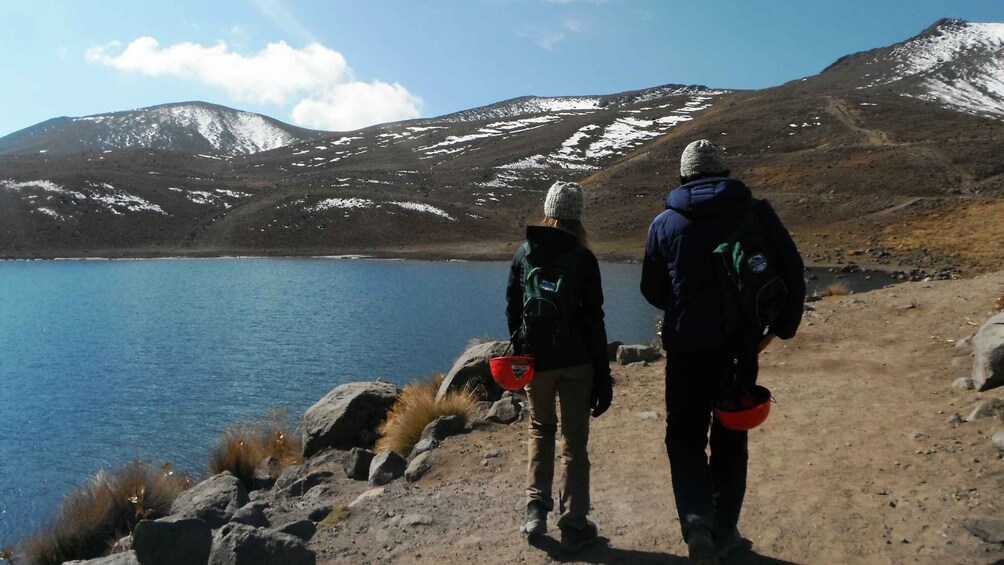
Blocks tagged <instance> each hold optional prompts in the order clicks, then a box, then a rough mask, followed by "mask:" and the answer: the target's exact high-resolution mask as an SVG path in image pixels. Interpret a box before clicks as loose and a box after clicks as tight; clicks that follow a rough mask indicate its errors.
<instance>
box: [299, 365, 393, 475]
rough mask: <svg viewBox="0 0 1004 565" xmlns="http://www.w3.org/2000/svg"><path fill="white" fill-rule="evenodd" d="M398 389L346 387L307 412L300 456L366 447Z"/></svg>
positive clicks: (363, 385)
mask: <svg viewBox="0 0 1004 565" xmlns="http://www.w3.org/2000/svg"><path fill="white" fill-rule="evenodd" d="M399 394H400V391H399V390H398V388H397V387H396V386H394V385H392V384H390V383H383V382H372V383H348V384H344V385H341V386H339V387H336V388H335V389H334V390H332V391H331V392H329V393H328V394H326V395H325V396H324V398H322V399H320V400H318V401H317V403H316V404H314V405H313V406H311V407H310V408H308V409H307V412H306V414H304V415H303V455H304V456H305V457H310V456H312V455H314V454H315V453H317V452H319V451H321V450H322V449H327V448H331V447H333V448H335V449H351V448H353V447H369V446H370V445H372V443H373V439H374V438H375V437H376V433H375V432H374V431H373V430H374V429H375V428H376V427H377V426H379V425H380V422H382V421H384V419H385V418H386V417H387V411H388V410H390V409H391V407H392V406H394V403H395V402H397V397H398V395H399Z"/></svg>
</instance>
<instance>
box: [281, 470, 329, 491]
mask: <svg viewBox="0 0 1004 565" xmlns="http://www.w3.org/2000/svg"><path fill="white" fill-rule="evenodd" d="M334 476H335V474H334V473H332V472H331V471H319V470H312V469H304V470H302V471H301V472H300V473H299V474H298V476H296V477H293V480H292V481H290V482H289V483H288V484H286V485H285V486H283V487H281V491H280V492H281V493H282V495H283V496H292V497H298V496H303V495H304V494H306V493H307V491H309V490H310V489H312V488H314V487H316V486H317V485H320V484H324V483H326V482H329V481H331V480H332V479H333V478H334ZM275 484H276V485H278V484H279V481H276V483H275Z"/></svg>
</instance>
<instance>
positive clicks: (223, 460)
mask: <svg viewBox="0 0 1004 565" xmlns="http://www.w3.org/2000/svg"><path fill="white" fill-rule="evenodd" d="M267 457H274V458H275V459H276V460H277V461H278V462H279V469H280V470H281V469H283V468H285V467H287V466H289V465H298V464H300V463H303V444H302V442H301V440H300V435H299V434H298V433H296V432H295V430H293V429H292V428H291V427H290V426H289V415H288V413H287V412H286V411H285V410H273V411H272V412H270V413H269V414H268V415H267V416H266V417H265V418H263V419H261V420H248V421H245V422H240V423H238V424H235V425H233V426H230V427H228V428H227V429H225V430H223V434H222V435H221V436H220V439H219V441H218V442H217V444H216V447H215V448H213V451H212V452H210V454H209V471H210V472H211V473H212V474H213V475H216V474H219V473H222V472H223V471H230V472H231V473H233V475H234V476H235V477H237V478H238V479H239V480H240V481H241V482H242V483H244V488H246V489H247V490H248V491H249V492H250V491H251V490H252V488H253V486H254V484H253V483H254V471H255V468H256V467H258V465H259V464H261V462H262V460H264V459H265V458H267Z"/></svg>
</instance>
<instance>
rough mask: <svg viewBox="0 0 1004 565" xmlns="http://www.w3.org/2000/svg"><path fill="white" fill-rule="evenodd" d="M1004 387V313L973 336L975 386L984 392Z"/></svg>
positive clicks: (991, 319)
mask: <svg viewBox="0 0 1004 565" xmlns="http://www.w3.org/2000/svg"><path fill="white" fill-rule="evenodd" d="M1001 385H1004V312H1001V313H1000V314H997V315H996V316H994V317H992V318H990V319H989V320H987V323H985V324H983V327H981V328H980V331H978V332H976V335H974V336H973V386H975V387H976V390H979V391H984V390H990V389H992V388H996V387H999V386H1001Z"/></svg>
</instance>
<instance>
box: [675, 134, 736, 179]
mask: <svg viewBox="0 0 1004 565" xmlns="http://www.w3.org/2000/svg"><path fill="white" fill-rule="evenodd" d="M728 173H729V169H728V167H726V166H725V153H724V152H723V151H722V148H721V147H719V146H717V145H715V144H714V143H712V142H710V141H708V140H707V139H698V140H697V141H693V142H691V143H690V145H688V146H687V148H686V149H684V150H683V155H682V156H681V157H680V176H681V177H684V178H687V177H695V176H706V177H708V176H719V175H720V176H724V175H727V174H728Z"/></svg>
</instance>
